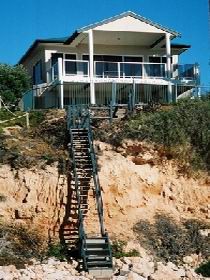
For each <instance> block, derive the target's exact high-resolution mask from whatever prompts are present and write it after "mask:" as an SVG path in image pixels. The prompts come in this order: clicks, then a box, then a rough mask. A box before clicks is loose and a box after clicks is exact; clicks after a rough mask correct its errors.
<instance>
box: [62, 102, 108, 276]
mask: <svg viewBox="0 0 210 280" xmlns="http://www.w3.org/2000/svg"><path fill="white" fill-rule="evenodd" d="M67 116H68V121H67V123H68V130H69V134H70V143H69V149H70V157H71V159H72V168H71V170H72V174H71V178H72V182H73V188H74V192H75V194H74V203H75V205H74V204H72V206H71V207H73V208H74V214H75V215H77V219H78V221H77V223H76V226H77V228H76V227H75V224H74V227H73V228H72V229H69V230H67V231H66V233H65V231H64V233H65V234H66V235H67V236H68V241H69V242H68V246H69V249H71V246H72V243H73V242H75V240H77V246H78V247H79V253H80V256H81V257H82V260H83V267H84V269H85V270H86V271H88V272H89V273H91V274H92V275H94V276H95V277H97V278H100V277H101V278H109V277H111V275H112V272H113V271H112V254H111V248H110V243H109V238H108V234H107V232H106V231H105V229H104V221H103V201H102V196H101V189H100V184H99V178H98V171H97V163H96V157H95V152H94V147H93V138H92V131H91V127H90V112H89V108H88V107H87V106H85V105H84V106H83V105H77V106H76V105H75V106H69V108H68V113H67ZM90 221H91V222H90ZM69 223H71V220H70V221H69Z"/></svg>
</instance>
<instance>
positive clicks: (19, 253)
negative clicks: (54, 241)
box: [0, 224, 47, 268]
mask: <svg viewBox="0 0 210 280" xmlns="http://www.w3.org/2000/svg"><path fill="white" fill-rule="evenodd" d="M46 251H47V243H46V242H45V241H44V239H43V237H42V236H41V235H40V234H39V233H38V232H37V231H35V229H32V228H31V229H30V228H26V227H23V226H17V225H14V226H10V225H3V224H0V266H3V265H10V264H13V265H16V266H17V267H18V268H21V267H23V266H24V264H25V263H29V261H30V258H36V259H39V260H42V259H43V258H44V257H45V256H46Z"/></svg>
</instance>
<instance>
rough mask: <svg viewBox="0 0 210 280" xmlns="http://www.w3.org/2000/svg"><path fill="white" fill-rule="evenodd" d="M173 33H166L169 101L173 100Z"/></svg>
mask: <svg viewBox="0 0 210 280" xmlns="http://www.w3.org/2000/svg"><path fill="white" fill-rule="evenodd" d="M170 37H171V35H170V34H169V33H166V71H167V78H168V102H169V103H170V102H172V83H171V40H170Z"/></svg>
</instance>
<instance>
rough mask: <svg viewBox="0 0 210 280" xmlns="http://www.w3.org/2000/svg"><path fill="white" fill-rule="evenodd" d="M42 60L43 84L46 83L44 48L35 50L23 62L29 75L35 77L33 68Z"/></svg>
mask: <svg viewBox="0 0 210 280" xmlns="http://www.w3.org/2000/svg"><path fill="white" fill-rule="evenodd" d="M40 60H41V61H42V80H43V82H46V74H45V72H46V65H45V51H44V49H43V48H37V49H36V50H34V51H33V52H32V53H31V54H30V56H29V57H27V59H26V60H25V61H24V62H23V66H24V67H25V68H26V69H27V71H28V73H29V75H30V76H31V77H33V66H34V65H36V63H37V62H38V61H40Z"/></svg>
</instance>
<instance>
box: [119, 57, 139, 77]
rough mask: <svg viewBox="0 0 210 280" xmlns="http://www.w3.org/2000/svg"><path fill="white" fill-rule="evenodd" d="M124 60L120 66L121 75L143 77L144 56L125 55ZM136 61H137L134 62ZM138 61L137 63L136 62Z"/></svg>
mask: <svg viewBox="0 0 210 280" xmlns="http://www.w3.org/2000/svg"><path fill="white" fill-rule="evenodd" d="M124 62H125V63H123V64H122V65H121V67H120V73H121V74H120V75H123V76H125V77H141V76H142V64H141V63H138V62H143V57H141V56H140V57H138V56H124ZM129 62H131V63H129ZM134 62H135V63H134ZM136 62H137V63H136Z"/></svg>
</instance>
